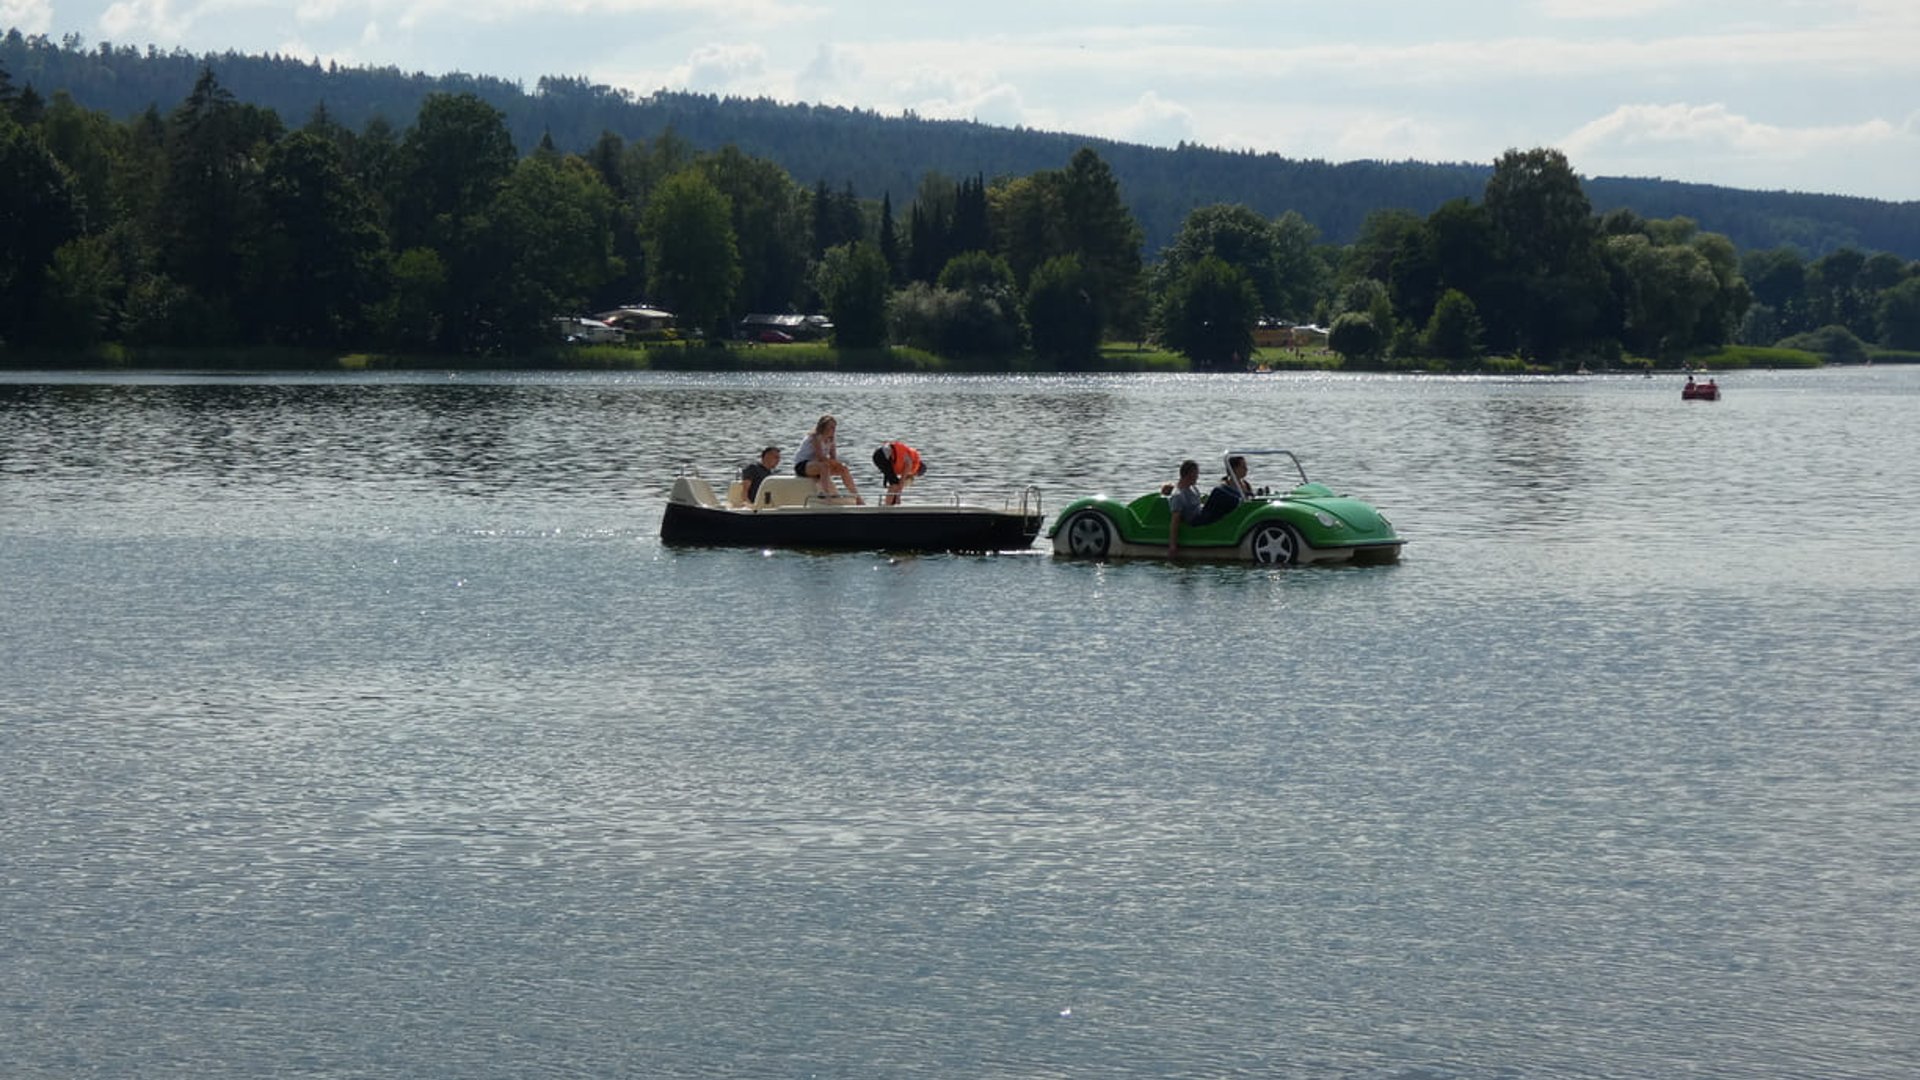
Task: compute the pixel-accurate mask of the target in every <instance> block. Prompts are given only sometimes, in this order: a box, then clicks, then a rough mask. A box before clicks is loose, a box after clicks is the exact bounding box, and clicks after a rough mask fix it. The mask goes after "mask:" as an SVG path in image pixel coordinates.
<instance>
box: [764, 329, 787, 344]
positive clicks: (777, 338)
mask: <svg viewBox="0 0 1920 1080" xmlns="http://www.w3.org/2000/svg"><path fill="white" fill-rule="evenodd" d="M759 340H760V341H761V343H763V344H766V345H790V344H792V343H793V335H792V334H789V333H787V332H786V331H785V330H762V331H760V335H759Z"/></svg>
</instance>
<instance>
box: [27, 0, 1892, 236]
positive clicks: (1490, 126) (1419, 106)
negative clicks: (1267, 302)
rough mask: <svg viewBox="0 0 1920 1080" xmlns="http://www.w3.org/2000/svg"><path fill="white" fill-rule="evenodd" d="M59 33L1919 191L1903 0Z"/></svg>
mask: <svg viewBox="0 0 1920 1080" xmlns="http://www.w3.org/2000/svg"><path fill="white" fill-rule="evenodd" d="M0 27H17V28H19V29H20V30H21V31H22V32H23V33H28V34H33V33H43V34H47V35H49V36H51V37H53V38H55V39H56V40H57V39H61V38H64V37H65V36H66V35H68V34H78V35H79V36H80V37H81V39H82V40H83V41H84V42H86V43H87V44H88V45H89V46H91V45H96V44H98V43H100V42H103V41H105V42H111V43H113V44H115V45H135V46H139V47H142V48H144V47H145V46H147V45H156V46H158V47H160V48H161V49H162V50H168V49H172V48H174V47H176V46H179V47H183V48H185V49H187V50H189V51H192V52H196V53H200V52H223V51H226V50H229V49H231V50H235V51H239V52H246V53H268V52H272V53H279V54H281V55H284V56H291V57H299V58H303V59H319V60H322V61H327V60H332V61H337V62H339V63H341V64H343V65H375V66H385V65H393V66H396V67H399V68H401V69H403V70H406V71H424V72H427V73H429V74H443V73H447V72H454V71H460V72H467V73H469V74H480V75H496V76H501V77H503V78H509V79H517V80H520V81H521V82H522V83H523V84H524V85H525V86H526V87H527V88H528V89H532V88H533V86H534V84H535V82H536V80H538V79H539V77H540V76H542V75H564V76H583V77H585V78H587V79H589V80H591V81H593V82H598V83H605V84H607V85H610V86H617V87H623V88H625V89H628V90H631V91H633V92H634V93H636V94H642V95H644V94H647V93H651V92H653V91H655V90H659V89H662V88H666V89H673V90H693V91H699V92H702V93H713V94H721V95H736V96H751V97H760V96H765V97H771V98H775V99H778V100H782V101H802V102H811V103H817V104H830V105H846V106H858V107H861V108H866V109H874V110H878V111H879V112H882V113H885V114H889V115H897V114H899V113H902V112H905V111H908V110H911V111H912V112H914V113H916V114H918V115H920V116H922V117H927V118H943V119H946V118H951V119H968V120H978V121H981V122H983V123H988V124H995V125H1001V126H1014V125H1024V126H1027V127H1030V128H1039V129H1044V130H1049V131H1065V132H1072V133H1075V134H1083V135H1096V136H1102V137H1105V138H1111V139H1117V140H1122V141H1126V142H1136V143H1145V144H1148V145H1153V146H1173V145H1176V144H1178V143H1180V142H1182V141H1185V142H1189V143H1198V144H1202V145H1207V146H1216V147H1225V148H1232V149H1251V150H1258V151H1267V152H1273V153H1277V154H1281V155H1284V156H1287V157H1293V158H1317V159H1323V160H1327V161H1352V160H1357V159H1377V160H1385V161H1407V160H1413V161H1431V162H1474V163H1491V162H1492V161H1493V160H1494V159H1496V158H1497V157H1499V155H1500V154H1501V153H1503V152H1504V151H1506V150H1508V149H1513V148H1519V149H1529V148H1532V147H1538V146H1548V147H1554V148H1557V149H1559V150H1561V151H1563V152H1565V153H1566V155H1567V157H1568V159H1569V161H1571V162H1572V164H1573V167H1574V169H1575V170H1576V171H1577V172H1579V173H1580V174H1582V175H1585V176H1639V177H1659V178H1664V179H1670V180H1686V181H1696V182H1701V183H1710V184H1722V185H1726V186H1729V187H1738V188H1750V189H1760V190H1790V191H1809V192H1819V193H1826V194H1843V195H1862V196H1867V197H1871V198H1879V199H1890V200H1895V201H1902V202H1905V201H1910V200H1920V0H1834V2H1823V0H1739V2H1723V0H1486V2H1482V0H1473V2H1471V3H1463V2H1452V3H1449V2H1446V0H1343V2H1331V0H1323V2H1321V3H1316V4H1307V3H1298V2H1294V0H1264V2H1248V0H1178V2H1167V0H1161V2H1158V3H1151V4H1149V3H1143V2H1138V0H1099V2H1092V0H1072V2H1068V0H1024V2H1022V0H965V2H961V3H941V4H925V3H914V2H911V0H294V2H291V3H288V2H271V0H0Z"/></svg>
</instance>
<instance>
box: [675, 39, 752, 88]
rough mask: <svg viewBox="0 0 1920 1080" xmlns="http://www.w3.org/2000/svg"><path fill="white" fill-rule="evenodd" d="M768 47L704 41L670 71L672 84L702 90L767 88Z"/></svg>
mask: <svg viewBox="0 0 1920 1080" xmlns="http://www.w3.org/2000/svg"><path fill="white" fill-rule="evenodd" d="M766 77H767V51H766V50H765V49H763V48H761V47H760V46H758V45H725V44H713V45H702V46H701V47H700V48H698V49H695V50H694V51H693V54H692V55H691V56H689V57H687V61H686V63H684V64H681V65H680V66H679V67H676V68H674V69H673V70H672V71H671V72H669V73H668V75H667V80H668V85H670V86H679V87H685V88H686V89H688V90H697V91H700V92H702V93H710V94H726V93H738V94H747V93H754V92H758V91H760V90H763V89H764V88H765V83H766Z"/></svg>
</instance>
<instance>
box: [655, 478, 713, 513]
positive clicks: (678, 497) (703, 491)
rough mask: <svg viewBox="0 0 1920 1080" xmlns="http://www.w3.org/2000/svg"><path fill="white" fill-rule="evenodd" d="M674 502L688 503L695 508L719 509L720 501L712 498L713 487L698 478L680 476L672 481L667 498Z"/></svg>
mask: <svg viewBox="0 0 1920 1080" xmlns="http://www.w3.org/2000/svg"><path fill="white" fill-rule="evenodd" d="M668 498H670V499H672V500H673V501H674V502H679V503H690V504H693V505H697V506H706V507H711V508H713V509H715V510H718V509H719V508H720V500H719V499H716V498H714V496H713V485H711V484H709V483H707V482H706V481H705V480H703V479H701V478H700V477H698V476H682V477H678V478H676V479H675V480H674V481H673V493H672V494H671V495H669V496H668Z"/></svg>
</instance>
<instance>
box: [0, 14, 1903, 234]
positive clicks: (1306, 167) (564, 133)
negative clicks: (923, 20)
mask: <svg viewBox="0 0 1920 1080" xmlns="http://www.w3.org/2000/svg"><path fill="white" fill-rule="evenodd" d="M208 65H211V66H212V67H213V68H214V69H215V70H216V71H218V72H220V75H221V81H222V83H223V84H224V85H226V86H227V87H228V88H229V89H231V90H232V91H233V92H234V93H235V94H236V95H237V96H238V97H239V99H240V100H242V101H247V102H251V103H254V104H257V105H261V106H263V107H267V108H271V109H273V110H274V111H275V112H277V113H278V114H279V115H280V116H282V117H286V118H289V119H296V118H300V117H305V116H307V115H308V114H309V113H310V112H311V111H312V110H313V109H314V107H315V106H316V105H318V104H320V103H325V105H326V107H327V108H328V110H329V112H330V113H331V114H332V115H333V117H334V118H335V119H336V121H338V122H339V123H341V124H342V125H344V126H346V127H348V128H351V129H353V130H356V131H358V130H360V129H361V128H363V127H364V126H365V125H366V124H367V123H369V122H371V121H373V120H375V119H382V120H384V121H386V122H388V123H391V124H393V125H396V126H401V125H404V124H405V123H406V122H407V120H408V118H410V117H413V116H415V115H416V114H417V113H418V112H419V109H420V106H421V104H422V103H423V102H424V101H425V100H426V98H427V96H428V95H430V94H435V93H442V94H463V93H470V94H473V95H475V96H476V97H479V98H480V99H481V100H483V101H485V102H487V103H488V104H490V105H492V106H494V107H495V108H496V109H499V110H500V111H501V113H502V114H504V115H505V117H506V123H507V129H508V131H509V132H510V133H511V134H512V136H513V140H514V143H515V145H517V146H520V147H531V146H533V145H535V144H537V143H538V142H539V141H540V140H541V139H542V138H543V137H547V138H551V139H552V140H553V142H554V144H555V146H557V147H558V148H559V149H560V150H562V151H563V152H569V153H584V152H585V151H586V150H587V149H588V148H589V147H591V146H592V145H593V144H594V143H595V142H597V141H598V139H599V137H600V135H601V133H602V132H606V131H612V132H615V133H618V134H619V135H620V136H621V137H622V138H625V139H627V140H629V141H643V140H650V139H653V138H656V137H658V136H659V135H661V134H662V133H664V132H666V131H668V130H672V131H674V132H675V133H677V134H678V135H679V136H680V137H681V138H683V139H685V140H686V141H687V142H689V143H691V144H692V145H693V146H694V147H695V148H696V149H699V150H702V151H714V150H718V149H720V148H721V147H724V146H729V145H731V146H735V147H738V148H739V149H740V150H741V151H742V152H744V153H746V154H749V155H751V156H753V157H760V158H766V159H768V160H770V161H773V162H775V163H777V164H779V165H780V166H781V167H782V168H784V169H786V171H787V172H788V173H789V174H790V175H793V176H796V177H801V178H803V179H805V180H808V181H812V180H824V181H825V182H826V183H827V185H828V186H829V187H830V188H832V189H834V190H836V191H838V190H842V189H846V188H850V189H851V190H852V191H854V192H856V193H857V194H858V195H859V196H860V197H862V198H865V199H879V198H881V197H883V196H884V195H885V194H886V193H888V192H892V193H893V195H894V197H895V199H896V200H899V199H901V198H903V196H904V194H905V193H907V192H911V191H913V190H914V187H915V185H916V184H917V182H918V180H919V178H920V177H921V176H922V175H923V174H924V173H926V172H928V171H934V172H940V173H943V174H946V175H951V176H968V175H973V174H975V173H979V174H981V175H984V176H987V177H995V176H1023V175H1027V174H1029V173H1033V172H1036V171H1039V170H1042V169H1047V168H1053V167H1057V166H1058V165H1059V163H1060V162H1062V161H1065V160H1067V158H1068V157H1070V156H1071V155H1072V154H1073V153H1074V152H1075V151H1076V150H1078V149H1079V148H1081V147H1082V146H1090V147H1092V148H1093V149H1094V150H1095V152H1097V153H1099V154H1100V156H1101V159H1102V160H1104V161H1106V162H1107V163H1108V165H1109V166H1110V167H1111V169H1112V170H1113V173H1114V175H1115V176H1116V177H1117V178H1118V179H1119V180H1120V183H1121V186H1122V188H1123V189H1124V190H1125V192H1126V195H1127V203H1128V207H1129V209H1130V210H1132V212H1133V215H1134V217H1135V219H1136V221H1137V222H1138V223H1139V225H1140V228H1141V232H1142V234H1143V235H1144V239H1145V250H1146V252H1147V253H1148V254H1149V256H1150V257H1154V256H1157V253H1158V252H1159V251H1160V250H1161V249H1163V248H1164V247H1165V246H1166V245H1167V244H1168V243H1170V242H1171V240H1172V238H1173V236H1174V234H1175V233H1176V232H1178V230H1179V227H1180V224H1181V222H1182V221H1183V220H1185V218H1186V215H1187V214H1188V213H1189V212H1190V211H1192V210H1193V209H1195V208H1196V207H1199V206H1204V205H1210V204H1214V203H1243V204H1245V205H1247V206H1248V207H1250V208H1252V209H1254V210H1256V211H1258V212H1260V213H1261V214H1263V215H1265V216H1267V217H1277V216H1279V215H1280V214H1282V213H1284V212H1286V211H1288V210H1292V211H1295V212H1297V213H1299V214H1300V215H1301V216H1302V217H1303V218H1305V219H1306V220H1307V221H1309V222H1311V223H1312V224H1313V225H1314V226H1315V227H1316V228H1318V229H1319V230H1320V233H1321V236H1322V237H1323V238H1324V239H1325V240H1326V241H1327V242H1329V243H1335V244H1347V243H1351V242H1352V241H1353V240H1354V239H1355V238H1356V237H1358V235H1359V231H1360V227H1361V225H1362V223H1363V222H1364V221H1365V219H1366V216H1367V215H1368V214H1369V213H1371V212H1372V211H1374V210H1376V209H1378V208H1380V207H1400V208H1404V209H1408V210H1411V211H1414V212H1416V213H1420V214H1427V213H1431V212H1432V211H1433V210H1435V209H1437V208H1438V207H1439V206H1440V205H1441V204H1443V203H1445V202H1447V201H1449V200H1452V199H1457V198H1478V197H1479V194H1480V192H1481V191H1482V189H1483V188H1484V187H1485V185H1486V182H1487V179H1488V176H1489V175H1490V172H1491V169H1490V167H1489V165H1488V163H1486V162H1477V163H1425V162H1411V161H1402V162H1383V161H1351V162H1339V163H1334V162H1326V161H1317V160H1303V159H1294V158H1288V157H1284V156H1282V155H1280V154H1275V153H1255V152H1249V151H1234V150H1220V149H1215V148H1210V147H1204V146H1194V145H1182V146H1180V147H1177V148H1174V149H1165V148H1159V147H1149V146H1137V145H1130V144H1126V143H1121V142H1114V141H1108V140H1099V139H1088V138H1085V137H1083V136H1078V135H1073V134H1067V133H1062V132H1052V131H1040V130H1033V129H1026V128H998V127H993V126H990V125H986V124H980V123H975V122H972V121H961V120H935V119H930V118H925V117H919V116H915V115H912V114H908V115H905V116H886V115H882V114H880V113H877V112H874V111H872V110H866V109H857V108H842V107H836V106H822V105H806V104H793V103H786V102H778V101H771V100H766V99H758V98H733V97H718V96H714V95H711V94H696V93H683V92H670V91H664V90H663V91H658V92H654V93H645V94H635V93H633V92H632V91H629V90H626V89H622V88H617V87H609V86H605V85H600V84H596V83H593V82H590V81H588V80H586V79H581V78H575V77H566V76H556V75H549V76H544V77H542V78H540V79H539V80H537V81H536V83H535V84H534V85H532V86H523V85H521V84H520V83H518V82H515V81H513V80H508V79H501V78H496V77H491V76H487V75H480V74H468V73H461V72H452V73H447V74H442V75H425V74H422V73H419V72H406V71H401V70H399V69H397V68H393V67H343V66H340V65H337V64H334V63H322V62H319V61H314V60H308V59H301V58H296V57H292V56H282V55H274V54H267V55H247V54H241V53H235V52H230V51H229V52H222V53H217V54H216V53H209V54H205V55H200V56H196V55H194V54H192V53H189V52H187V51H186V50H184V49H179V48H175V49H172V50H160V49H156V48H155V47H153V46H151V45H149V46H146V47H145V48H144V49H141V48H136V47H135V46H132V45H127V44H112V43H109V42H98V43H94V44H89V43H87V42H85V41H83V40H82V39H81V38H80V37H79V36H78V35H74V34H69V35H67V36H66V37H65V38H63V39H61V40H57V41H56V40H52V39H49V38H47V37H45V36H41V35H23V34H21V33H19V32H18V31H14V32H11V33H7V34H5V35H0V67H6V68H8V69H10V70H11V71H12V72H13V74H14V78H15V79H16V81H18V82H22V83H31V84H33V85H36V86H38V87H40V88H41V89H42V90H43V91H47V92H50V91H51V90H53V89H64V90H66V91H67V92H68V93H69V94H71V95H72V96H73V98H74V100H75V101H77V102H79V103H80V104H81V105H84V106H86V107H87V108H92V109H101V110H104V111H106V112H107V113H108V114H109V115H111V116H113V117H115V118H117V119H123V120H124V119H129V118H132V117H135V116H137V115H139V114H140V113H141V112H143V111H144V110H145V109H146V108H147V107H148V106H149V105H150V104H155V103H158V104H159V105H160V106H161V107H162V108H167V107H170V106H171V104H172V103H174V102H177V101H179V100H180V99H181V98H183V97H184V96H185V95H186V94H187V92H188V91H189V90H190V88H191V87H192V86H193V83H194V81H195V79H196V78H197V77H198V74H199V71H200V69H201V68H202V67H204V66H208ZM1585 186H1586V190H1587V193H1588V196H1589V198H1590V199H1591V200H1592V202H1593V204H1594V206H1595V208H1596V209H1598V210H1599V211H1600V212H1602V213H1604V212H1606V211H1609V210H1613V209H1621V208H1626V209H1632V210H1634V211H1635V212H1637V213H1639V214H1641V215H1642V216H1644V217H1648V218H1670V217H1687V218H1691V219H1693V220H1694V221H1697V222H1699V223H1700V224H1701V226H1702V227H1703V228H1705V229H1708V230H1710V231H1713V232H1718V233H1721V234H1723V235H1725V236H1727V237H1728V238H1729V239H1731V240H1732V241H1733V242H1734V243H1735V245H1736V246H1738V247H1740V248H1741V249H1742V250H1746V249H1759V248H1772V247H1781V246H1791V247H1794V248H1797V249H1799V250H1800V251H1802V252H1805V253H1806V254H1807V255H1808V256H1809V257H1817V256H1820V255H1824V254H1827V253H1828V252H1831V251H1835V250H1838V249H1840V248H1843V247H1854V248H1861V249H1864V250H1868V251H1873V250H1881V251H1888V252H1892V253H1894V254H1896V255H1900V256H1902V257H1905V258H1920V202H1905V203H1894V202H1887V201H1884V200H1876V199H1861V198H1850V197H1844V196H1836V195H1820V194H1811V193H1798V192H1781V191H1770V192H1762V191H1741V190H1736V189H1731V188H1725V187H1717V186H1714V185H1707V184H1686V183H1679V182H1675V181H1667V180H1656V179H1635V178H1623V177H1593V178H1589V179H1587V180H1586V182H1585Z"/></svg>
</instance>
